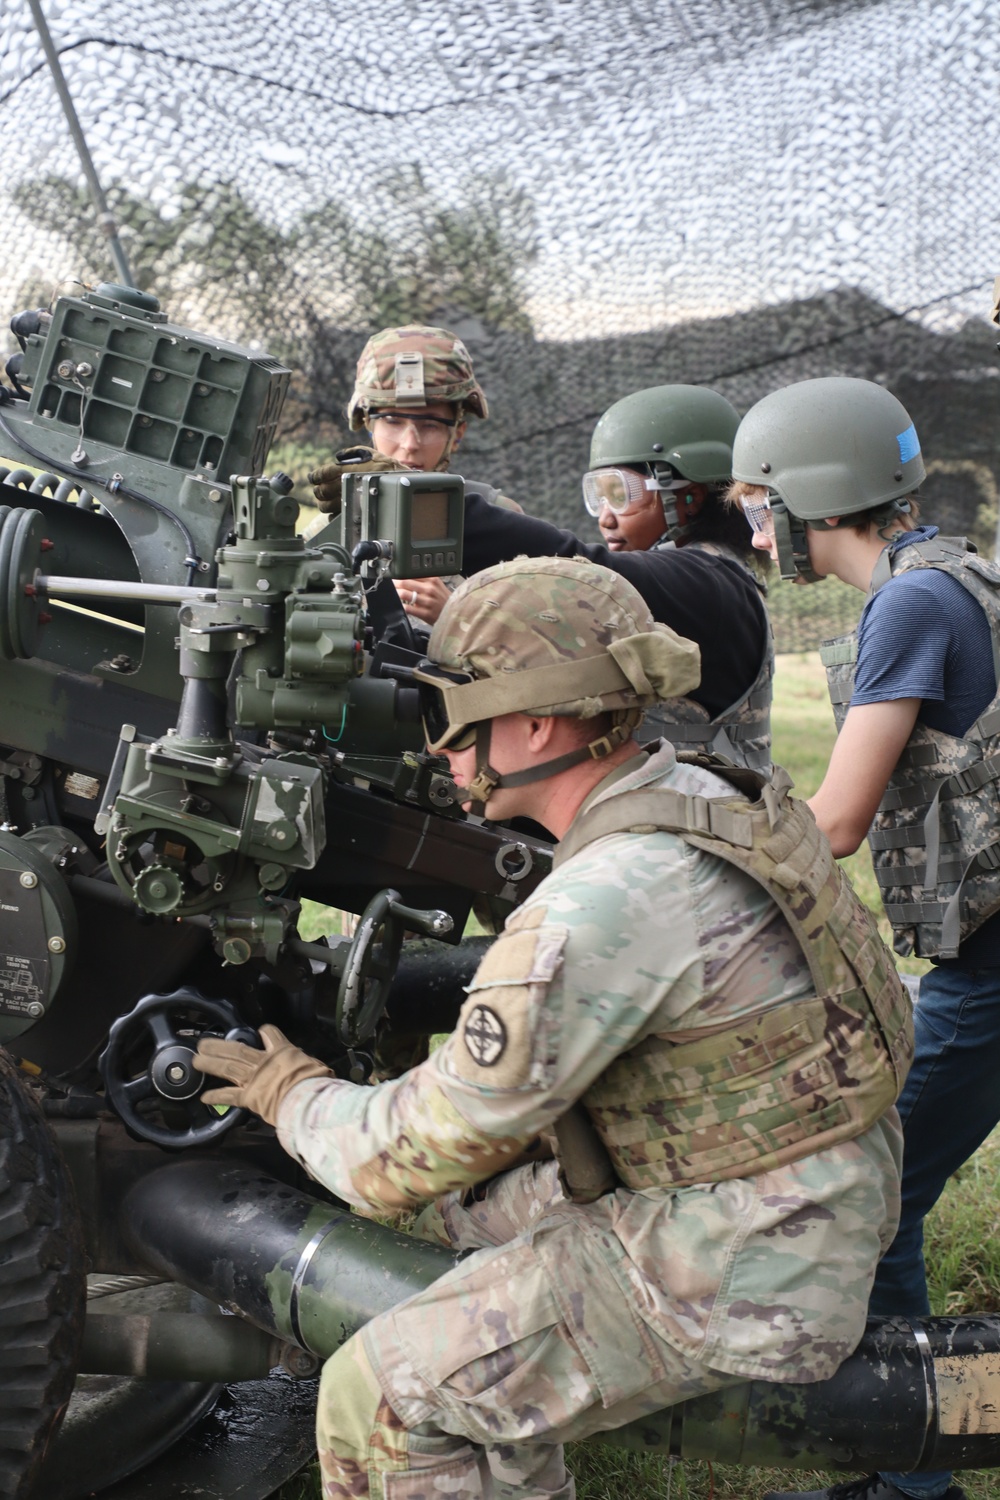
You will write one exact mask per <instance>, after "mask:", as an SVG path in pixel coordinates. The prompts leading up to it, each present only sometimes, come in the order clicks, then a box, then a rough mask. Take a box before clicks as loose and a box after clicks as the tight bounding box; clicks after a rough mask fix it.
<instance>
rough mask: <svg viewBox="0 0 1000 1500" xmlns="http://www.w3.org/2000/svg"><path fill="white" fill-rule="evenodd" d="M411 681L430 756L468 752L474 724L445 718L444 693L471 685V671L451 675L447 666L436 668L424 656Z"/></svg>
mask: <svg viewBox="0 0 1000 1500" xmlns="http://www.w3.org/2000/svg"><path fill="white" fill-rule="evenodd" d="M413 680H414V682H415V683H416V685H417V691H418V692H419V694H420V721H421V723H422V724H423V727H424V739H425V740H426V741H427V748H428V750H429V751H430V752H431V754H432V755H438V754H440V752H441V751H442V750H468V749H469V748H470V746H472V745H473V744H475V739H476V727H477V726H476V725H475V724H453V723H452V722H451V719H450V717H449V715H448V704H447V699H446V696H445V690H446V689H447V688H449V687H462V686H464V684H465V683H467V682H474V681H475V678H474V677H473V675H472V673H471V672H453V671H451V670H450V669H449V668H448V667H439V666H438V664H437V663H436V662H433V661H428V660H427V658H426V657H425V658H424V660H423V661H422V662H421V663H420V665H419V666H417V667H415V668H414V671H413Z"/></svg>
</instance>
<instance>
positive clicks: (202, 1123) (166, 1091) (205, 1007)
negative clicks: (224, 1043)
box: [98, 987, 259, 1150]
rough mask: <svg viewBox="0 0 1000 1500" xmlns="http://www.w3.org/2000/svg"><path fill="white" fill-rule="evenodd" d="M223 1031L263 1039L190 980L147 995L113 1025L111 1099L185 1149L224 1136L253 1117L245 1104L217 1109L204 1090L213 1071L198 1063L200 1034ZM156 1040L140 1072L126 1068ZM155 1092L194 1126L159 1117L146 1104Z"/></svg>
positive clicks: (164, 1140) (108, 1066) (137, 1128)
mask: <svg viewBox="0 0 1000 1500" xmlns="http://www.w3.org/2000/svg"><path fill="white" fill-rule="evenodd" d="M220 1034H221V1035H223V1036H225V1037H226V1039H227V1040H231V1041H238V1042H246V1043H247V1044H248V1045H250V1046H257V1045H259V1042H258V1038H257V1033H256V1032H255V1031H254V1030H253V1028H252V1027H250V1026H246V1025H244V1024H243V1023H242V1022H241V1020H240V1018H239V1016H238V1015H237V1013H236V1011H235V1010H234V1008H233V1006H232V1005H230V1004H229V1002H228V1001H226V1000H209V999H208V998H207V997H206V996H205V995H201V994H199V992H198V991H197V990H195V989H191V988H189V987H185V988H184V989H180V990H175V991H174V992H173V993H172V994H170V995H145V996H144V997H143V998H142V999H141V1000H140V1001H139V1003H138V1005H136V1006H135V1008H134V1009H133V1010H130V1011H129V1013H128V1015H125V1016H119V1018H118V1020H117V1021H116V1022H115V1023H114V1025H113V1026H112V1027H111V1030H110V1032H109V1033H108V1044H107V1046H106V1047H105V1049H104V1051H103V1052H102V1053H101V1056H100V1060H99V1064H98V1065H99V1067H100V1070H101V1077H102V1078H103V1079H104V1087H105V1090H106V1093H107V1097H108V1100H109V1102H110V1103H111V1104H112V1105H113V1107H114V1109H115V1110H116V1111H117V1113H118V1114H119V1115H120V1116H121V1118H122V1120H124V1122H125V1124H126V1125H127V1126H128V1128H129V1129H130V1130H132V1131H134V1132H135V1134H136V1135H138V1136H141V1137H142V1138H143V1140H147V1141H152V1142H153V1143H154V1144H155V1145H157V1146H167V1147H169V1148H172V1149H174V1150H179V1149H181V1148H183V1147H185V1146H204V1145H208V1144H209V1143H210V1142H211V1141H217V1140H218V1139H219V1137H220V1136H223V1135H225V1133H226V1131H227V1130H232V1128H233V1126H234V1125H239V1124H241V1123H242V1122H243V1121H244V1120H245V1119H246V1118H247V1111H246V1110H245V1109H227V1110H226V1112H225V1113H224V1114H221V1115H220V1114H216V1112H215V1110H213V1109H211V1108H210V1107H209V1106H208V1105H207V1104H202V1103H201V1100H200V1098H199V1095H200V1094H201V1091H202V1089H203V1088H204V1087H205V1085H206V1083H208V1084H210V1083H211V1080H209V1079H207V1078H206V1076H205V1074H204V1073H202V1072H200V1071H199V1069H197V1068H196V1067H195V1066H194V1062H193V1058H194V1054H195V1052H196V1051H197V1048H198V1042H199V1040H200V1038H201V1037H202V1036H204V1035H212V1036H218V1035H220ZM143 1044H146V1046H147V1047H148V1045H149V1044H151V1045H152V1055H151V1056H150V1057H149V1058H148V1061H147V1062H146V1064H145V1066H144V1067H143V1068H142V1071H141V1072H139V1073H138V1074H137V1075H135V1076H133V1077H128V1076H126V1070H127V1069H129V1068H130V1067H131V1066H133V1065H134V1054H135V1052H136V1049H137V1048H139V1049H141V1050H146V1049H145V1048H144V1047H143ZM148 1100H152V1101H154V1103H155V1102H157V1101H162V1103H163V1104H164V1105H165V1106H171V1105H172V1106H174V1107H175V1109H174V1111H172V1112H176V1110H179V1111H180V1112H181V1113H182V1114H184V1115H186V1116H187V1118H188V1120H189V1121H190V1123H189V1124H188V1126H187V1127H186V1128H184V1127H180V1128H175V1127H172V1126H169V1125H164V1124H159V1123H157V1122H156V1121H155V1120H153V1119H150V1117H149V1115H148V1114H145V1113H140V1109H139V1106H140V1105H142V1104H145V1103H146V1102H147V1101H148Z"/></svg>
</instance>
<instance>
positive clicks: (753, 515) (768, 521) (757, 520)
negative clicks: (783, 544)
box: [740, 495, 774, 538]
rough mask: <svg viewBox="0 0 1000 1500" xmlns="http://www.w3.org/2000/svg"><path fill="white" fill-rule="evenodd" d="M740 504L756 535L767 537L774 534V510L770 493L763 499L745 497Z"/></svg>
mask: <svg viewBox="0 0 1000 1500" xmlns="http://www.w3.org/2000/svg"><path fill="white" fill-rule="evenodd" d="M740 505H741V506H742V507H743V514H744V515H745V516H746V518H747V520H748V521H749V523H750V528H751V530H752V531H753V533H754V535H755V536H763V537H767V538H771V537H773V536H774V512H773V511H772V509H771V497H770V495H765V496H764V498H763V500H751V499H749V498H747V497H744V498H743V499H742V500H741V501H740Z"/></svg>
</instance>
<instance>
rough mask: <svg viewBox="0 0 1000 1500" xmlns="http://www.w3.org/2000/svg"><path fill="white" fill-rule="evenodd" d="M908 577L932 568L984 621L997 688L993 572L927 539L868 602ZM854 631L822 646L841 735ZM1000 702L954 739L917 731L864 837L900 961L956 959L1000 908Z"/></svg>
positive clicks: (997, 596)
mask: <svg viewBox="0 0 1000 1500" xmlns="http://www.w3.org/2000/svg"><path fill="white" fill-rule="evenodd" d="M911 568H938V569H940V571H941V572H942V573H947V574H948V576H949V577H950V578H954V579H955V580H956V581H957V582H958V583H960V584H961V585H962V587H963V588H965V589H967V590H968V592H969V593H970V594H971V595H972V597H973V598H974V599H975V601H976V603H977V604H979V605H980V606H981V607H982V609H983V611H984V612H985V615H986V619H987V621H988V622H989V627H990V636H991V639H992V643H993V663H994V670H995V671H996V672H997V678H998V682H1000V665H998V664H1000V567H997V565H996V564H995V563H991V562H987V561H986V560H985V559H984V558H981V557H979V556H978V555H977V553H976V549H975V547H974V546H973V545H972V544H971V542H968V541H967V540H966V538H965V537H941V536H938V537H933V538H931V540H929V541H926V542H913V543H911V544H910V545H909V546H906V547H900V548H898V549H897V550H896V551H895V552H894V553H891V554H890V553H889V552H884V553H883V554H882V556H881V557H880V559H879V562H878V565H877V567H876V570H875V573H874V574H873V576H872V587H871V592H872V594H875V593H877V592H878V590H879V589H880V588H882V587H883V586H884V585H885V584H887V583H888V582H889V581H890V579H891V578H894V577H896V576H897V575H899V574H900V573H905V572H907V571H909V569H911ZM857 654H858V636H857V631H854V632H853V633H852V634H851V635H844V636H838V637H836V638H835V639H834V640H830V641H824V643H823V645H822V647H821V648H820V657H821V659H822V661H823V665H824V666H825V667H826V676H827V683H828V685H829V689H830V699H831V701H832V703H833V712H834V717H835V718H836V721H837V728H838V729H839V728H840V727H841V725H842V724H843V722H844V719H845V718H846V716H847V708H848V704H849V703H850V701H851V696H852V694H853V691H854V669H855V664H856V662H857ZM998 778H1000V692H998V693H997V694H996V696H994V698H993V701H992V702H991V703H990V704H989V706H988V708H986V710H985V711H984V712H983V713H981V714H980V715H979V718H978V719H977V720H976V722H975V723H974V724H973V725H971V727H970V728H969V729H967V730H966V732H965V734H964V735H963V736H961V738H959V737H957V736H955V735H950V734H945V733H944V731H943V730H940V729H929V728H928V727H927V725H926V724H920V723H918V724H917V725H916V727H915V728H914V730H913V733H912V734H911V736H910V738H909V740H908V742H907V745H906V748H905V749H904V751H903V753H902V755H901V756H900V758H899V762H898V764H897V766H896V769H895V770H894V771H893V773H892V777H891V779H890V781H889V785H888V787H887V788H886V793H885V796H884V797H883V798H882V801H881V803H880V804H879V810H878V812H877V814H876V816H875V821H874V823H873V824H872V830H871V832H870V833H869V835H868V842H869V844H870V845H871V851H872V861H873V863H874V866H875V875H876V877H877V879H878V883H879V889H880V891H881V893H882V901H883V904H884V906H885V910H886V914H887V916H888V918H889V921H890V922H891V923H892V930H893V934H894V937H893V946H894V947H895V949H896V952H897V953H902V954H910V953H916V954H917V955H918V957H920V958H954V957H955V956H956V954H957V953H958V949H959V944H960V943H961V942H962V941H963V940H964V939H965V938H967V937H968V936H969V935H970V934H971V933H973V932H975V930H976V928H977V927H980V926H981V925H982V924H983V922H985V921H986V919H987V917H990V916H992V915H993V913H994V912H995V911H997V910H998V908H1000V806H998V800H997V781H998Z"/></svg>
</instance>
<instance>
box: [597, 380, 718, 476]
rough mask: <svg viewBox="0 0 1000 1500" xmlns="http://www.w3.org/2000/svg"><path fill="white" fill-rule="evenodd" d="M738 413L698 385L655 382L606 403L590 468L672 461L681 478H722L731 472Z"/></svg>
mask: <svg viewBox="0 0 1000 1500" xmlns="http://www.w3.org/2000/svg"><path fill="white" fill-rule="evenodd" d="M739 425H740V418H739V413H738V412H737V410H736V408H735V406H731V405H730V403H729V402H728V401H727V400H726V398H725V396H720V395H719V393H718V391H709V390H706V389H705V387H704V386H700V385H654V386H650V387H649V388H648V390H644V391H635V392H634V393H633V394H632V395H631V396H625V397H624V398H623V399H622V400H621V401H616V402H615V404H614V406H610V407H608V410H607V411H606V412H605V413H604V415H603V417H602V418H601V420H600V421H599V422H598V424H597V426H596V427H595V428H594V436H593V437H592V439H591V442H590V467H591V468H592V469H602V468H607V467H608V466H609V465H611V464H663V463H668V464H670V466H671V468H672V469H674V470H676V472H677V474H678V475H679V476H680V477H681V478H682V479H691V480H693V481H694V482H695V483H697V484H711V483H721V482H723V481H724V480H727V479H728V478H729V476H730V474H731V472H732V467H731V466H732V457H733V438H734V437H735V436H736V429H737V428H738V427H739Z"/></svg>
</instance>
